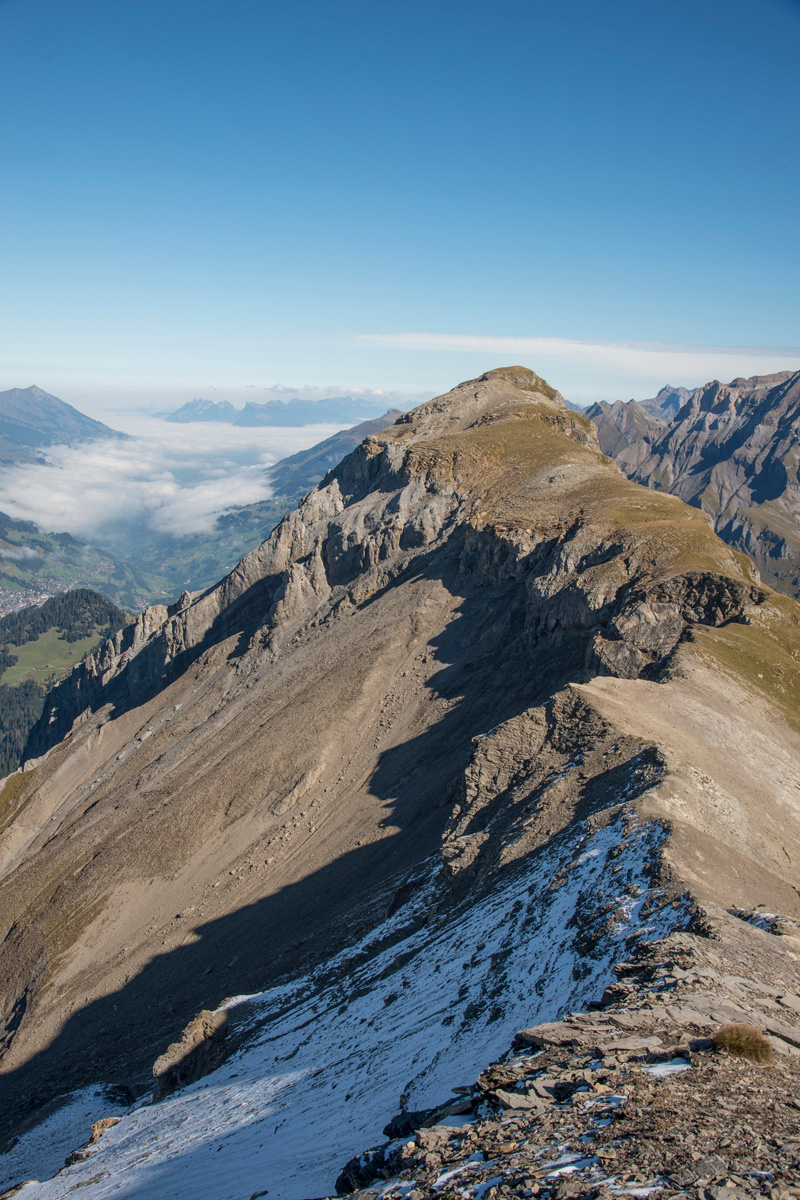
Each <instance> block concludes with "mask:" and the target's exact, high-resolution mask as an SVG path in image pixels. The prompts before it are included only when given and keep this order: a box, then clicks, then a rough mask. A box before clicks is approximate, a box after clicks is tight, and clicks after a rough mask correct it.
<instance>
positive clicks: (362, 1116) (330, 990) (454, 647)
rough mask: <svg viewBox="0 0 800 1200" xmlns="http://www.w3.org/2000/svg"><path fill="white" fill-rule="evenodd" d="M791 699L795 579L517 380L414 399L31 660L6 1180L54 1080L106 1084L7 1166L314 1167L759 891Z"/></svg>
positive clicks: (782, 791)
mask: <svg viewBox="0 0 800 1200" xmlns="http://www.w3.org/2000/svg"><path fill="white" fill-rule="evenodd" d="M798 711H800V607H798V605H797V604H796V603H795V602H794V601H792V600H790V599H788V598H786V597H783V596H776V595H775V594H774V593H773V592H771V591H770V590H769V589H768V588H766V587H763V586H761V585H760V584H759V583H758V581H757V579H756V577H755V574H754V572H753V570H752V567H751V565H750V564H749V562H748V560H747V559H746V558H745V556H744V555H741V554H738V553H736V552H735V551H733V550H731V548H730V547H728V546H727V545H726V544H725V543H724V542H722V541H720V539H719V538H717V537H716V536H715V534H714V532H713V530H712V528H711V526H710V523H709V521H708V519H707V518H706V517H705V516H704V514H702V513H701V512H699V511H698V510H697V509H696V508H692V507H689V506H687V505H685V504H684V503H682V501H680V500H679V499H677V498H676V497H673V496H670V495H667V494H664V493H661V492H657V491H654V490H651V489H647V488H643V487H640V486H638V485H636V484H634V483H631V482H630V481H629V480H627V479H626V478H625V477H624V475H623V474H622V473H621V472H620V471H619V469H618V468H617V467H616V466H615V465H614V464H613V463H612V462H610V460H609V459H608V458H607V457H606V456H604V455H603V454H602V453H601V451H600V449H599V447H598V444H597V440H596V434H595V430H594V427H593V425H592V424H591V422H590V421H588V420H586V419H585V418H584V417H582V416H580V415H576V414H574V413H572V412H570V411H569V410H568V409H567V408H566V406H565V405H564V402H563V399H562V397H561V396H560V395H559V393H558V392H557V391H556V390H555V389H553V388H552V387H551V386H550V385H548V384H547V383H546V382H545V381H544V380H542V379H541V378H540V377H538V376H537V375H536V374H535V373H533V372H532V371H529V370H526V369H525V368H521V367H509V368H503V369H499V370H495V371H489V372H487V373H486V374H485V375H483V376H481V377H480V378H478V379H474V380H469V381H467V382H465V383H463V384H460V385H459V386H458V387H456V388H454V389H453V390H452V391H451V392H449V393H447V394H446V395H444V396H441V397H438V398H436V399H435V400H432V401H430V402H428V403H426V404H423V405H421V406H419V407H418V408H417V409H415V410H414V411H413V412H411V413H409V414H406V416H404V417H403V418H401V419H400V420H399V421H398V422H396V423H395V424H393V425H391V426H390V427H388V428H387V429H385V430H383V431H382V432H380V433H378V434H373V435H371V436H370V437H368V438H366V439H365V440H364V441H363V442H362V443H361V444H360V446H359V447H357V448H356V449H355V450H354V451H353V452H352V453H351V454H350V455H348V456H347V457H346V458H345V459H344V460H343V461H342V462H341V463H340V464H339V465H338V466H337V467H336V468H335V469H334V470H333V471H332V472H331V473H330V474H329V475H327V476H326V477H325V478H324V480H323V481H322V482H321V484H320V485H319V486H318V487H316V488H315V489H313V490H312V491H311V492H310V494H309V495H308V496H307V497H306V498H305V499H304V500H303V501H302V503H301V504H300V505H299V507H298V508H297V509H296V510H295V511H293V512H291V513H289V514H288V515H287V516H286V517H285V518H284V519H283V521H282V522H281V523H280V525H279V526H278V527H277V528H276V529H275V530H274V531H273V533H272V534H271V535H270V537H269V538H268V539H267V541H266V542H265V543H264V544H263V545H262V546H260V547H259V548H258V549H257V550H255V551H253V552H252V553H251V554H249V555H248V556H247V557H246V558H244V559H243V560H242V562H241V563H240V564H239V565H238V566H237V567H236V568H235V570H234V571H232V572H231V574H230V575H229V576H227V577H226V578H225V579H223V580H222V581H221V582H220V583H219V584H218V585H216V586H215V587H211V588H209V589H207V590H206V591H205V592H202V593H200V594H197V595H194V596H191V595H185V596H182V597H181V599H180V600H179V601H177V602H176V603H175V604H174V605H171V606H170V607H169V608H167V607H162V606H154V607H152V608H150V609H148V610H147V611H146V612H145V613H143V614H141V616H140V617H139V618H138V619H137V620H136V622H134V623H133V624H132V625H130V626H128V627H127V628H126V629H124V630H122V631H120V632H118V633H117V634H116V635H115V636H114V637H113V638H111V639H109V640H108V641H107V642H106V643H105V644H104V646H103V647H101V648H100V649H99V650H98V651H97V652H96V653H95V654H93V655H91V656H89V658H88V659H87V660H86V662H85V663H84V664H83V665H82V666H81V667H80V668H79V669H78V670H77V671H73V672H72V673H71V675H70V676H69V677H68V678H67V679H65V680H64V681H63V682H62V683H60V684H59V685H58V686H57V687H55V688H54V689H53V691H52V692H51V694H50V697H49V698H48V703H47V706H46V709H45V711H44V713H43V716H42V719H41V721H40V722H39V724H38V726H37V727H36V729H35V730H34V731H33V733H32V735H31V738H30V741H29V745H28V753H29V755H30V756H31V758H32V759H33V758H35V759H36V761H35V762H33V763H32V765H31V768H30V769H29V770H27V771H25V772H24V774H20V775H16V776H14V777H12V779H11V780H10V781H9V782H8V783H7V784H6V788H5V789H4V791H3V792H2V793H0V828H2V830H3V832H2V833H1V834H0V920H1V921H2V925H0V979H2V981H3V995H2V1017H3V1024H2V1028H3V1029H4V1035H3V1036H4V1042H3V1059H2V1064H0V1108H1V1109H2V1111H3V1112H5V1113H9V1114H13V1115H12V1116H9V1118H8V1124H7V1126H6V1130H5V1132H6V1133H7V1134H8V1137H9V1139H11V1138H13V1137H19V1138H20V1141H19V1143H18V1146H19V1150H17V1149H16V1147H12V1152H14V1153H18V1155H19V1156H20V1157H18V1158H16V1159H15V1160H14V1161H15V1163H16V1164H17V1167H15V1169H17V1170H19V1171H23V1172H27V1173H28V1174H23V1175H22V1176H17V1178H25V1177H27V1178H30V1177H35V1178H38V1179H42V1178H43V1177H44V1175H45V1173H47V1172H48V1171H52V1167H48V1166H47V1164H48V1163H52V1162H53V1160H54V1157H55V1154H54V1150H53V1147H56V1149H57V1150H58V1152H59V1153H60V1150H61V1149H63V1148H64V1146H63V1142H64V1139H65V1138H67V1137H69V1138H71V1139H73V1140H72V1148H73V1149H75V1148H76V1142H75V1140H74V1139H75V1134H74V1132H70V1133H69V1134H65V1133H64V1132H63V1131H64V1129H65V1128H67V1125H68V1127H69V1129H70V1130H74V1124H73V1125H70V1124H69V1121H70V1120H72V1118H70V1117H69V1114H70V1113H71V1112H79V1113H80V1114H82V1115H81V1120H82V1121H84V1122H86V1123H87V1124H88V1123H90V1122H91V1121H97V1120H104V1119H110V1118H111V1117H112V1116H120V1115H121V1116H122V1120H121V1121H120V1122H119V1124H118V1125H115V1126H114V1128H113V1129H111V1130H110V1132H109V1133H107V1134H106V1135H105V1137H107V1138H108V1142H107V1143H105V1138H104V1139H103V1140H102V1141H101V1142H100V1145H99V1147H96V1145H95V1146H92V1147H87V1151H88V1153H87V1155H85V1156H81V1155H79V1156H78V1157H77V1158H74V1159H71V1165H70V1166H69V1167H67V1168H66V1169H65V1170H64V1171H63V1172H62V1173H61V1174H60V1175H58V1176H56V1178H54V1179H53V1180H52V1181H51V1182H50V1183H47V1184H40V1185H36V1188H38V1189H39V1192H40V1194H41V1197H42V1200H45V1198H49V1197H57V1196H62V1195H65V1194H66V1193H67V1192H68V1191H69V1189H71V1188H73V1187H84V1186H85V1187H86V1188H87V1191H86V1193H85V1194H86V1195H87V1197H91V1198H92V1200H94V1198H95V1197H98V1198H99V1197H100V1196H105V1195H112V1194H119V1189H120V1187H122V1188H127V1189H128V1190H132V1191H135V1192H136V1194H138V1195H141V1196H143V1197H146V1196H151V1195H152V1196H155V1195H157V1194H159V1191H160V1194H168V1193H170V1192H171V1191H175V1190H176V1189H177V1190H180V1189H181V1188H183V1189H188V1190H190V1191H191V1193H192V1195H193V1196H195V1197H197V1198H198V1200H222V1198H223V1197H228V1196H231V1197H239V1196H242V1195H253V1194H258V1193H259V1192H263V1190H264V1189H265V1188H267V1189H269V1191H270V1195H271V1196H274V1197H277V1198H278V1200H302V1198H303V1197H308V1196H310V1195H317V1196H321V1195H323V1194H331V1192H332V1191H333V1188H334V1181H335V1179H336V1176H337V1175H338V1174H339V1172H340V1171H341V1170H342V1167H343V1166H344V1164H345V1163H346V1162H347V1161H348V1160H349V1159H351V1158H352V1157H354V1156H360V1155H361V1154H362V1152H363V1151H364V1150H365V1148H367V1147H369V1146H375V1145H377V1144H378V1143H379V1142H380V1141H381V1131H382V1129H383V1128H384V1127H386V1126H387V1124H388V1123H389V1122H391V1121H392V1120H393V1118H395V1117H398V1118H399V1121H400V1124H401V1126H402V1130H407V1129H408V1128H409V1127H410V1128H412V1129H413V1120H414V1117H415V1115H416V1114H418V1113H419V1111H420V1110H424V1109H432V1108H435V1107H436V1106H437V1105H439V1104H440V1102H441V1100H442V1093H443V1092H444V1093H446V1092H447V1089H448V1088H449V1087H450V1086H452V1085H454V1084H458V1085H459V1087H461V1086H463V1085H464V1084H466V1085H467V1088H468V1091H469V1097H468V1100H467V1106H466V1108H462V1109H461V1110H458V1111H460V1112H462V1113H465V1112H466V1111H467V1109H470V1108H471V1107H472V1101H471V1098H470V1097H471V1096H472V1090H471V1087H470V1084H471V1081H472V1080H476V1079H477V1078H478V1076H479V1074H480V1073H481V1072H482V1070H483V1068H484V1067H485V1066H486V1059H487V1057H488V1058H491V1057H493V1056H499V1055H501V1054H502V1053H503V1051H504V1050H505V1048H506V1047H507V1046H508V1045H509V1043H510V1041H511V1039H512V1038H513V1037H514V1034H515V1033H516V1031H517V1030H518V1029H519V1028H520V1025H521V1024H523V1023H524V1024H527V1025H530V1024H538V1023H540V1022H548V1021H552V1020H554V1019H556V1018H557V1017H558V1016H559V1015H562V1014H563V1012H564V1011H565V1010H568V1009H569V1008H585V1007H586V1006H588V1005H592V1004H597V1003H599V1002H600V1001H601V998H602V997H604V996H606V995H607V993H608V990H609V989H611V988H613V986H614V984H615V979H616V976H615V972H614V965H615V964H616V963H619V962H620V960H621V959H623V958H624V957H625V955H627V954H634V953H636V952H637V947H642V948H643V950H644V949H645V948H646V947H647V945H648V943H653V942H657V941H660V940H661V939H669V938H670V937H671V936H673V935H674V934H676V933H677V934H683V933H685V932H686V931H687V929H689V928H691V930H693V931H694V932H695V933H696V935H697V937H698V938H702V937H703V936H704V931H705V934H706V935H707V933H708V931H709V929H710V925H709V923H708V918H707V914H708V913H709V912H712V911H715V910H716V909H718V908H723V909H733V908H735V909H737V910H741V911H742V912H750V911H752V910H753V909H754V908H755V907H756V906H757V905H759V904H765V905H769V909H768V911H769V912H772V913H781V914H785V916H786V923H787V925H789V926H790V925H791V922H792V921H797V920H798V919H800V901H799V900H798V895H797V891H796V863H797V861H800V808H799V807H798V802H797V799H796V793H795V791H794V790H793V787H792V781H794V780H795V779H796V772H797V762H798V757H800V728H798V726H799V725H800V720H799V719H798ZM720 936H721V937H725V938H727V937H728V934H727V933H726V932H724V931H723V933H722V934H720ZM787 940H788V939H787ZM741 966H742V970H743V972H744V971H749V970H750V966H749V963H748V962H745V961H742V963H741ZM776 978H777V975H776ZM770 986H772V985H770ZM786 986H787V987H789V985H788V983H787V984H786ZM789 990H792V989H791V988H789ZM226 997H227V998H229V999H228V1000H227V1001H226V1003H225V1006H224V1007H221V1005H222V1002H223V1000H224V999H225V998H226ZM231 997H234V999H230V998H231ZM775 1023H776V1024H778V1021H777V1019H776V1022H775ZM787 1025H788V1022H787V1023H785V1025H784V1027H786V1026H787ZM787 1045H788V1043H787ZM226 1060H227V1061H226ZM581 1069H583V1068H581ZM586 1069H588V1067H587V1068H586ZM214 1070H216V1072H217V1073H216V1075H215V1076H214V1077H213V1078H211V1079H209V1080H207V1081H204V1082H198V1081H201V1080H202V1077H203V1076H204V1075H206V1074H207V1073H208V1072H210V1071H214ZM204 1084H210V1086H205V1085H204ZM497 1086H499V1088H500V1092H503V1093H506V1094H511V1091H512V1090H513V1089H514V1083H513V1082H512V1083H511V1086H510V1088H508V1089H507V1088H506V1087H505V1086H504V1085H503V1084H502V1083H500V1084H498V1085H497ZM492 1090H494V1089H492ZM65 1093H67V1094H68V1096H67V1098H66V1099H64V1100H63V1103H62V1104H61V1107H59V1108H58V1109H57V1110H56V1109H55V1108H48V1104H49V1103H50V1102H51V1101H54V1100H55V1099H56V1098H57V1097H59V1096H62V1097H63V1096H64V1094H65ZM554 1094H555V1093H554ZM498 1095H499V1093H498ZM148 1097H149V1098H152V1100H153V1101H154V1102H155V1103H154V1104H150V1105H148V1104H145V1105H144V1107H142V1104H141V1101H142V1100H144V1099H146V1098H148ZM137 1098H138V1100H139V1103H138V1104H136V1103H134V1102H135V1101H136V1100H137ZM557 1098H558V1097H557ZM498 1103H502V1097H501V1098H500V1100H499V1101H498ZM321 1112H322V1113H324V1114H325V1122H320V1119H319V1116H320V1113H321ZM59 1114H61V1115H60V1116H59ZM449 1115H452V1111H451V1114H449ZM62 1121H64V1122H67V1125H63V1124H61V1122H62ZM408 1121H411V1122H412V1124H411V1126H409V1125H408ZM26 1122H27V1123H26ZM15 1127H16V1128H15ZM393 1128H394V1129H397V1130H398V1134H397V1136H398V1138H400V1137H401V1136H404V1133H402V1132H400V1128H399V1127H398V1126H397V1125H395V1126H393ZM310 1129H313V1130H314V1137H309V1134H308V1131H309V1130H310ZM59 1130H61V1132H59ZM86 1134H88V1129H87V1130H86V1133H85V1134H84V1142H85V1141H86V1140H87V1138H86ZM156 1134H158V1136H156ZM98 1136H99V1135H98ZM387 1136H388V1135H387ZM30 1139H33V1140H30ZM37 1139H38V1140H37ZM59 1139H61V1140H59ZM104 1143H105V1145H104ZM7 1144H8V1143H7ZM29 1148H30V1149H29ZM48 1154H49V1156H50V1157H49V1158H48V1157H47V1155H48ZM62 1161H63V1159H62ZM328 1181H329V1182H328ZM32 1194H34V1195H35V1194H36V1189H33V1191H29V1195H32Z"/></svg>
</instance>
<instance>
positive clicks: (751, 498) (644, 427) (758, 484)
mask: <svg viewBox="0 0 800 1200" xmlns="http://www.w3.org/2000/svg"><path fill="white" fill-rule="evenodd" d="M672 390H673V391H676V390H677V389H672ZM661 394H662V393H659V395H661ZM587 415H588V416H590V417H591V418H592V419H593V420H594V422H595V424H596V425H597V429H598V437H599V440H600V445H601V447H602V449H603V450H604V451H605V453H606V454H609V455H610V456H611V457H612V458H613V459H614V460H615V462H617V463H618V465H619V466H620V467H621V468H622V470H623V471H624V472H625V473H626V474H627V475H628V476H629V478H631V479H634V480H636V481H637V482H638V483H644V484H646V485H647V486H648V487H652V488H657V489H659V490H661V491H665V492H671V493H672V494H673V495H675V496H680V498H681V499H682V500H684V501H686V502H687V503H688V504H692V505H694V506H696V507H698V508H702V509H703V511H704V512H706V513H708V515H709V516H710V517H711V519H712V520H713V522H714V528H715V530H716V531H717V533H718V534H719V536H720V537H722V538H724V539H725V541H727V542H729V543H730V544H731V545H732V546H735V547H737V548H738V549H740V550H743V551H745V553H747V554H749V555H750V557H751V558H752V559H753V560H754V561H755V563H756V565H757V566H758V569H759V571H760V572H761V575H762V577H763V578H764V579H765V580H766V581H767V582H768V583H769V584H771V585H772V586H773V587H776V588H779V589H780V590H781V591H785V592H787V593H788V594H790V595H795V596H800V484H799V483H798V462H800V372H794V373H792V372H790V371H781V372H777V373H776V374H773V375H760V376H753V377H752V378H750V379H743V378H738V379H734V380H733V381H732V382H731V383H729V384H722V383H719V382H717V381H714V382H713V383H708V384H706V385H705V386H704V387H702V388H697V389H696V390H695V391H694V392H691V393H689V394H688V396H687V399H686V401H685V403H684V404H683V406H682V407H681V408H680V410H679V411H678V412H677V413H676V414H675V415H674V416H673V417H672V418H671V419H659V418H658V417H656V416H654V415H653V414H652V413H651V412H648V411H646V410H645V408H644V406H643V405H640V404H637V403H636V402H635V401H631V402H630V403H628V404H622V403H617V404H614V405H611V406H605V407H602V408H601V406H599V405H595V406H594V407H593V408H592V409H590V410H588V411H587Z"/></svg>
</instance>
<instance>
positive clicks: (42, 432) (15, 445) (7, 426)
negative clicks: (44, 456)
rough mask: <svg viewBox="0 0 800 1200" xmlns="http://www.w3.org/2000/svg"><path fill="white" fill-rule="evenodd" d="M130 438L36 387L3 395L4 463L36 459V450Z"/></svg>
mask: <svg viewBox="0 0 800 1200" xmlns="http://www.w3.org/2000/svg"><path fill="white" fill-rule="evenodd" d="M127 436H128V435H127V434H125V433H118V432H117V430H115V429H110V428H109V427H108V425H104V424H103V423H102V421H95V420H93V419H92V418H91V417H87V416H84V414H83V413H82V412H78V410H77V408H73V407H72V405H71V404H66V403H65V401H63V400H59V398H58V396H51V395H50V393H49V392H45V391H43V389H42V388H40V387H36V385H35V384H34V385H33V386H31V387H27V388H9V390H8V391H6V392H0V464H2V463H10V462H19V461H20V460H24V459H30V458H33V457H35V454H34V451H35V450H37V449H42V448H44V447H45V446H54V445H60V446H74V445H75V444H77V443H79V442H88V441H93V440H94V439H96V438H120V439H126V438H127Z"/></svg>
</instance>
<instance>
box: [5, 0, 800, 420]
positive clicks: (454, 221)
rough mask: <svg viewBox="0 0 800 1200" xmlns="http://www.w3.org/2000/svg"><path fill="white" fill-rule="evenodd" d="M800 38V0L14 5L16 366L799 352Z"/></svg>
mask: <svg viewBox="0 0 800 1200" xmlns="http://www.w3.org/2000/svg"><path fill="white" fill-rule="evenodd" d="M798 49H800V8H798V6H797V4H795V3H790V2H789V0H707V3H704V4H703V5H701V6H696V5H695V6H687V5H686V4H684V3H683V0H664V3H661V4H658V5H643V4H636V3H633V2H632V0H610V3H608V4H604V5H602V6H598V5H596V4H594V3H592V2H591V0H575V3H574V4H573V5H571V6H569V7H568V8H565V7H564V6H563V5H560V4H558V3H556V0H536V3H534V4H531V3H529V2H528V0H500V2H499V3H493V4H491V5H490V4H488V3H486V2H484V0H468V2H466V3H464V2H462V3H459V4H457V5H456V4H454V3H450V2H448V0H445V2H444V3H441V4H439V5H435V6H431V5H429V4H423V3H421V2H420V0H409V2H408V3H407V4H405V5H403V6H401V7H398V6H388V5H383V4H380V3H378V4H375V3H370V4H367V3H365V0H348V3H346V4H341V5H337V6H335V7H331V6H330V5H328V4H325V3H322V0H297V2H296V3H295V4H293V5H290V6H286V5H283V6H278V5H272V4H257V3H255V2H254V0H237V3H235V4H233V5H231V4H227V3H226V4H223V3H222V0H209V3H205V4H203V5H201V6H198V5H197V4H194V3H192V0H173V2H172V3H170V4H169V5H164V4H163V3H160V2H159V0H138V2H137V3H136V4H134V3H132V2H131V0H120V3H115V4H96V3H94V2H93V0H0V53H1V54H2V56H3V72H2V74H1V75H0V95H2V99H3V111H4V115H5V117H6V119H5V121H4V122H3V127H2V129H1V130H0V151H2V157H3V168H4V187H3V189H2V192H0V203H2V206H3V215H4V225H5V228H6V229H7V230H8V231H9V234H10V235H13V236H9V237H8V238H7V240H6V246H5V247H4V268H3V277H2V284H0V317H1V318H2V321H3V328H4V333H5V338H4V349H3V352H2V354H0V384H3V385H4V386H7V387H12V386H15V385H18V386H27V385H28V384H30V383H31V382H36V383H38V384H39V386H41V387H43V388H45V389H46V390H48V391H50V392H52V393H54V394H55V395H57V396H61V397H62V398H63V399H65V400H67V401H68V402H69V403H71V404H74V405H75V406H76V407H78V408H83V409H84V410H86V411H90V412H91V414H92V415H96V414H97V413H98V412H99V411H100V406H101V405H106V406H108V409H109V410H110V409H112V408H124V407H125V406H126V405H127V406H128V407H129V408H134V409H140V410H149V411H153V410H158V409H163V408H167V407H177V406H178V405H179V404H181V403H184V402H185V401H187V400H191V399H193V398H196V397H206V398H230V397H232V396H233V397H235V398H236V399H235V402H236V403H237V404H241V403H244V402H245V399H246V398H247V397H246V395H245V393H246V392H247V391H248V390H251V389H252V390H255V391H261V390H262V389H264V388H271V387H274V386H275V385H276V384H278V383H282V384H283V385H284V386H285V387H287V388H289V389H290V390H291V389H295V388H301V387H305V386H309V387H318V388H322V389H323V390H325V389H327V388H330V387H331V386H337V387H341V388H343V389H345V390H353V389H358V390H361V389H379V390H382V391H385V392H387V393H392V394H395V393H396V394H398V395H403V396H419V395H421V394H425V395H432V394H437V393H439V392H442V391H446V390H448V389H449V388H450V387H452V386H453V385H454V384H455V383H458V382H459V381H461V380H464V379H469V378H473V377H474V376H476V375H478V374H480V373H481V372H482V371H485V370H487V369H489V368H491V367H495V366H501V365H505V364H508V363H509V362H521V363H522V364H523V365H526V366H530V367H532V368H533V369H534V370H536V371H537V372H538V373H539V374H541V375H543V376H544V377H545V378H547V379H548V380H549V381H550V382H551V383H552V384H553V385H554V386H555V387H557V388H558V389H559V390H560V391H561V392H562V393H563V394H564V395H565V396H566V397H567V398H568V399H570V400H573V401H575V402H577V403H590V402H592V401H593V400H598V399H604V400H615V399H630V398H636V399H643V398H646V397H647V396H648V395H652V394H654V392H655V391H657V390H658V388H659V387H661V386H662V385H663V384H665V383H672V384H675V385H680V384H682V385H685V386H689V387H693V386H697V385H698V384H701V383H704V382H706V381H707V380H709V379H712V378H720V379H723V380H725V379H731V378H733V377H735V376H737V375H752V374H757V373H768V372H771V371H774V370H778V369H791V368H792V367H795V368H797V367H800V345H798V332H797V331H798V328H800V320H798V317H799V316H800V312H798V307H799V306H798V298H797V287H796V280H797V267H798V249H800V238H798V221H797V213H796V200H795V197H796V195H797V191H798V183H800V154H798V140H800V122H799V121H798V115H800V83H798V75H797V71H796V61H797V52H798ZM32 64H37V67H38V69H37V71H36V76H35V79H36V85H35V87H32V86H31V65H32Z"/></svg>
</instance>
